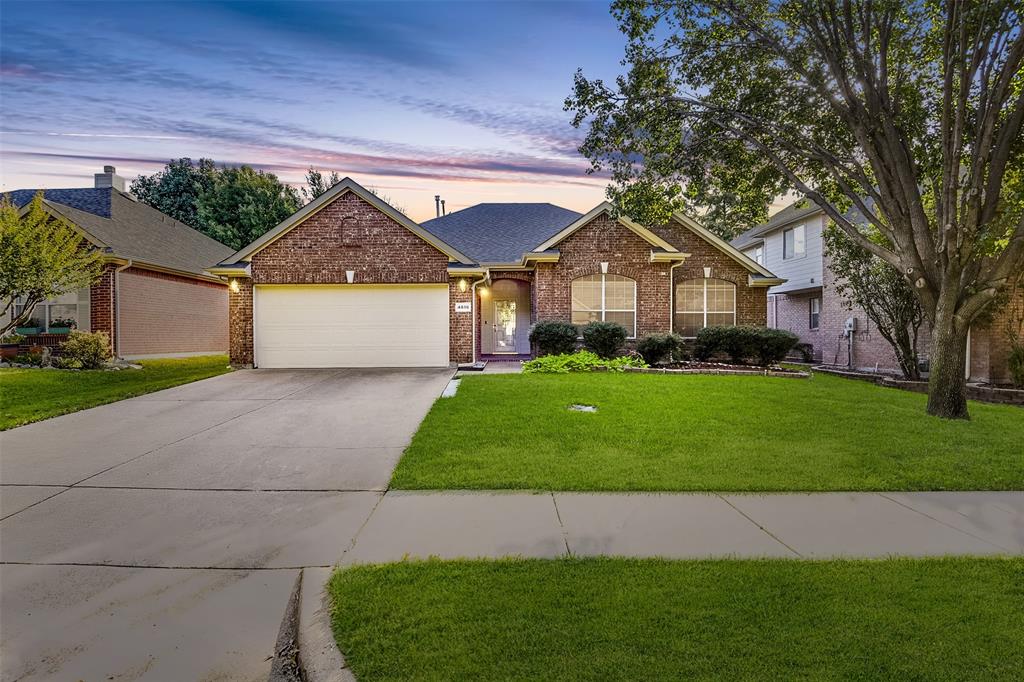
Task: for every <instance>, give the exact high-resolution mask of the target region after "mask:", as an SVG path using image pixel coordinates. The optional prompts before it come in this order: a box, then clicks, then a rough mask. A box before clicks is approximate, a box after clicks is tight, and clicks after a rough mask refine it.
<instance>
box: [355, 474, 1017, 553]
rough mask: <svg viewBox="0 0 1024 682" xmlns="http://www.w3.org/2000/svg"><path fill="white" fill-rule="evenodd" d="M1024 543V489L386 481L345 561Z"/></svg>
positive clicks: (1005, 549) (1010, 546)
mask: <svg viewBox="0 0 1024 682" xmlns="http://www.w3.org/2000/svg"><path fill="white" fill-rule="evenodd" d="M963 554H974V555H986V554H1013V555H1022V554H1024V492H921V493H812V494H769V495H753V494H729V495H718V494H685V493H682V494H669V493H666V494H650V493H634V494H628V493H622V494H618V493H535V494H534V493H515V492H434V491H424V492H411V491H389V492H388V493H386V494H385V495H384V497H383V499H382V500H381V501H380V503H379V504H378V505H377V507H376V509H374V511H373V513H372V514H371V515H370V518H369V520H368V521H367V522H366V524H365V525H364V526H363V528H362V529H361V530H360V532H359V533H358V534H357V535H356V537H355V539H354V541H353V542H352V543H351V545H350V546H349V547H348V548H347V549H346V551H345V552H344V554H343V556H342V563H343V564H353V563H376V562H386V561H399V560H402V559H403V558H407V557H409V558H412V557H421V558H426V557H440V558H460V557H502V556H523V557H557V556H565V555H573V556H598V555H607V556H629V557H665V558H678V559H682V558H686V559H694V558H707V557H740V558H753V557H789V558H812V559H822V558H832V557H850V558H853V557H884V556H941V555H963Z"/></svg>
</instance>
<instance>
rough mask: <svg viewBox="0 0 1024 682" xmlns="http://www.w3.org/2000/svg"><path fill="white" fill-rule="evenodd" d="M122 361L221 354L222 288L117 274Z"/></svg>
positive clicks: (224, 330)
mask: <svg viewBox="0 0 1024 682" xmlns="http://www.w3.org/2000/svg"><path fill="white" fill-rule="evenodd" d="M118 279H119V282H118V288H119V292H118V299H119V300H118V303H119V306H120V310H119V311H118V316H119V318H120V326H121V333H120V348H119V349H118V354H119V355H121V356H139V355H177V354H188V353H226V352H227V349H228V290H227V287H226V286H221V285H218V284H213V283H207V282H200V281H197V280H189V279H186V278H183V277H175V276H173V275H164V274H162V273H156V272H149V271H145V270H137V269H134V268H133V269H129V270H126V271H124V272H121V273H119V274H118Z"/></svg>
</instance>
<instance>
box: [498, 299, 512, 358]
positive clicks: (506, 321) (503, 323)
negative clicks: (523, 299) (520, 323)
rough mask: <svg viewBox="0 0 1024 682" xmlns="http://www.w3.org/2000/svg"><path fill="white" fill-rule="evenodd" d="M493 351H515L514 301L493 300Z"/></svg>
mask: <svg viewBox="0 0 1024 682" xmlns="http://www.w3.org/2000/svg"><path fill="white" fill-rule="evenodd" d="M494 352H495V353H515V352H516V302H515V301H495V302H494Z"/></svg>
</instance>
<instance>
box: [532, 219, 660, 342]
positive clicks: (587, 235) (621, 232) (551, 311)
mask: <svg viewBox="0 0 1024 682" xmlns="http://www.w3.org/2000/svg"><path fill="white" fill-rule="evenodd" d="M555 248H557V249H558V250H559V251H560V252H561V257H560V258H559V261H558V262H557V263H538V264H537V268H536V271H535V286H534V289H535V291H534V301H535V306H534V309H535V310H536V311H537V312H536V319H537V320H569V319H570V318H571V306H572V302H571V282H572V280H574V279H576V278H577V277H582V276H583V275H593V274H598V273H600V272H601V263H602V262H607V263H608V274H613V275H622V276H624V277H629V278H631V279H634V280H636V290H637V302H636V305H637V336H638V337H640V336H644V335H646V334H650V333H653V332H663V331H667V330H668V328H669V319H670V316H669V277H668V272H669V270H668V269H669V265H668V263H651V262H650V257H651V245H650V244H648V243H647V242H646V241H645V240H643V239H641V238H640V237H638V236H637V235H636V234H634V233H633V232H632V231H631V230H629V229H628V228H626V227H624V226H622V225H621V224H620V223H619V222H618V221H617V220H615V219H613V218H611V217H610V216H608V215H601V216H598V217H597V218H595V219H594V220H593V221H592V222H591V223H589V224H588V225H585V226H584V227H582V228H580V229H579V230H577V231H576V232H575V233H573V234H572V235H570V236H569V237H568V238H566V239H565V240H563V241H562V242H560V243H559V244H558V245H557V246H556V247H555Z"/></svg>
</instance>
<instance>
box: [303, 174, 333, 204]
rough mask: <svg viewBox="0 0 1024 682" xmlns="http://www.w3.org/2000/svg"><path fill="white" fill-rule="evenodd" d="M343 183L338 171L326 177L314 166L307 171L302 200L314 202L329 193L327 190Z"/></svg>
mask: <svg viewBox="0 0 1024 682" xmlns="http://www.w3.org/2000/svg"><path fill="white" fill-rule="evenodd" d="M339 182H341V176H340V175H338V173H337V171H331V174H330V175H324V174H323V173H321V172H320V171H319V170H317V169H316V168H313V167H312V166H310V167H309V170H308V171H306V186H305V187H303V188H302V198H303V199H305V200H306V202H310V201H313V200H314V199H316V198H317V197H320V196H322V195H324V194H326V193H327V190H329V189H330V188H332V187H334V186H335V185H337V184H338V183H339Z"/></svg>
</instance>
